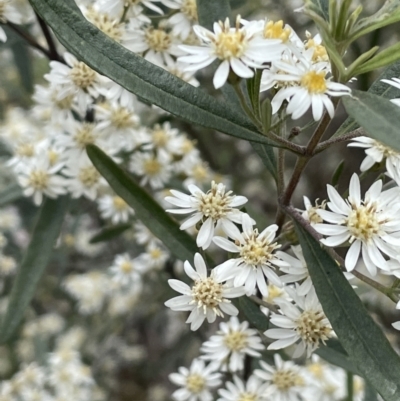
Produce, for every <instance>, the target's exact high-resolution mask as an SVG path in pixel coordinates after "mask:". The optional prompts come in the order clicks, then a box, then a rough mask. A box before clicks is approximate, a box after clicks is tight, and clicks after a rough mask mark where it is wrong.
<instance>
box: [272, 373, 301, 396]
mask: <svg viewBox="0 0 400 401" xmlns="http://www.w3.org/2000/svg"><path fill="white" fill-rule="evenodd" d="M271 382H272V383H273V384H275V386H276V387H277V388H278V390H280V391H282V392H287V391H288V390H290V389H291V388H292V387H297V386H303V385H304V381H303V379H302V377H301V376H299V375H298V373H297V372H295V371H294V370H291V369H287V370H283V369H282V370H277V371H276V372H275V373H274V374H273V375H272V379H271Z"/></svg>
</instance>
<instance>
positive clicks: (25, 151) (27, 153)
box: [15, 143, 35, 157]
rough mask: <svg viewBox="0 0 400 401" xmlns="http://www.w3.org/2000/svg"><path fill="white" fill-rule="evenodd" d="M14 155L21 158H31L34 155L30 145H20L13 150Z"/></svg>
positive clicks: (33, 149)
mask: <svg viewBox="0 0 400 401" xmlns="http://www.w3.org/2000/svg"><path fill="white" fill-rule="evenodd" d="M15 153H16V154H17V155H18V156H22V157H32V156H33V155H34V154H35V147H34V146H33V145H32V144H30V143H21V144H20V145H18V147H17V149H15Z"/></svg>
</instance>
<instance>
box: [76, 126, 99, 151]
mask: <svg viewBox="0 0 400 401" xmlns="http://www.w3.org/2000/svg"><path fill="white" fill-rule="evenodd" d="M93 128H94V124H91V123H83V124H82V126H81V127H80V128H79V129H77V131H76V132H75V135H74V141H75V142H76V144H77V145H78V146H79V147H80V148H81V149H84V148H85V147H86V145H89V144H91V143H94V141H95V136H94V135H93Z"/></svg>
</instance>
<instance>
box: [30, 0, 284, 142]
mask: <svg viewBox="0 0 400 401" xmlns="http://www.w3.org/2000/svg"><path fill="white" fill-rule="evenodd" d="M30 3H31V4H32V6H33V7H34V9H35V11H36V12H37V13H38V14H39V15H40V16H41V17H42V18H43V20H44V21H45V22H46V23H47V24H48V25H49V26H50V27H51V28H52V29H53V31H54V32H55V34H56V35H57V37H58V39H59V40H60V42H61V43H62V44H63V45H64V46H65V47H66V48H67V49H68V50H69V51H70V52H71V53H73V54H75V55H76V56H77V57H78V58H80V59H81V60H82V61H84V62H85V63H86V64H87V65H89V66H90V67H91V68H93V69H94V70H96V71H97V72H99V73H101V74H103V75H106V76H107V77H109V78H111V79H112V80H113V81H115V82H117V83H118V84H119V85H121V86H122V87H124V88H125V89H127V90H129V91H131V92H133V93H135V94H136V95H137V96H139V97H140V98H142V99H144V100H145V101H148V102H149V103H152V104H155V105H157V106H159V107H161V108H163V109H164V110H167V111H169V112H170V113H172V114H174V115H176V116H178V117H181V118H183V119H185V120H188V121H190V122H192V123H195V124H199V125H202V126H204V127H207V128H212V129H215V130H217V131H221V132H223V133H225V134H228V135H231V136H234V137H237V138H241V139H246V140H249V141H255V142H261V143H268V144H270V143H271V141H269V140H267V139H266V138H265V137H264V136H263V135H261V134H259V133H257V130H256V128H255V127H254V125H253V124H252V123H251V122H250V121H249V119H248V118H247V117H246V116H244V115H243V114H241V113H236V112H235V111H234V110H232V109H231V108H230V107H229V105H228V104H226V103H224V102H219V101H217V100H216V99H215V98H213V97H212V96H210V95H208V94H207V93H205V92H204V91H203V90H201V89H199V88H195V87H193V86H191V85H189V84H188V83H186V82H184V81H182V80H181V79H179V78H177V77H176V76H174V75H172V74H170V73H169V72H167V71H165V70H164V69H162V68H160V67H157V66H155V65H154V64H151V63H150V62H148V61H146V60H145V59H144V58H143V57H140V56H138V55H136V54H134V53H132V52H130V51H129V50H127V49H126V48H124V47H122V46H121V45H119V44H118V43H116V42H115V41H113V40H112V39H110V38H109V37H108V36H107V35H105V34H104V33H103V32H101V31H100V30H98V29H97V28H96V27H95V26H94V25H92V24H91V23H90V22H88V21H87V20H86V19H85V18H84V17H83V15H82V13H81V12H80V11H79V10H78V9H77V8H75V7H71V6H70V5H69V4H67V3H65V2H64V0H30ZM274 146H278V145H275V144H274Z"/></svg>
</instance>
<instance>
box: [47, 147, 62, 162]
mask: <svg viewBox="0 0 400 401" xmlns="http://www.w3.org/2000/svg"><path fill="white" fill-rule="evenodd" d="M47 156H48V158H49V162H50V165H51V166H54V165H55V164H56V163H57V161H58V159H59V154H58V152H56V151H55V150H53V149H49V150H48V151H47Z"/></svg>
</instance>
